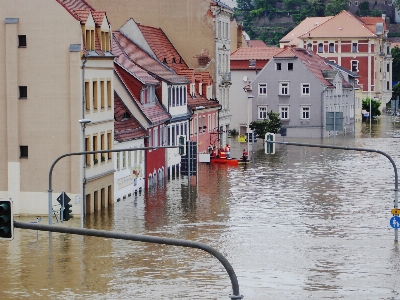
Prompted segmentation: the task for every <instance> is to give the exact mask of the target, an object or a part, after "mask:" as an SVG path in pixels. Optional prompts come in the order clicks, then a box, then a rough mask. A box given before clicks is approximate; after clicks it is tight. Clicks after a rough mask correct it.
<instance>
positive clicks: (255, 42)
mask: <svg viewBox="0 0 400 300" xmlns="http://www.w3.org/2000/svg"><path fill="white" fill-rule="evenodd" d="M246 43H247V46H249V47H268V46H267V45H266V44H265V43H264V42H263V41H261V40H249V41H246Z"/></svg>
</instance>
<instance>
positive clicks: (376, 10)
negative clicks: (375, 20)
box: [371, 8, 382, 17]
mask: <svg viewBox="0 0 400 300" xmlns="http://www.w3.org/2000/svg"><path fill="white" fill-rule="evenodd" d="M380 16H382V12H381V11H380V10H379V9H376V8H375V9H374V10H373V11H371V17H380Z"/></svg>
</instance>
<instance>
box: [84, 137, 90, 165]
mask: <svg viewBox="0 0 400 300" xmlns="http://www.w3.org/2000/svg"><path fill="white" fill-rule="evenodd" d="M89 149H90V139H89V138H88V137H87V138H85V151H90V150H89ZM86 165H90V154H86Z"/></svg>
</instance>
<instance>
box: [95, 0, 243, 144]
mask: <svg viewBox="0 0 400 300" xmlns="http://www.w3.org/2000/svg"><path fill="white" fill-rule="evenodd" d="M88 2H89V3H90V4H92V5H93V6H95V7H96V8H97V9H101V10H105V11H107V17H108V18H109V20H110V22H111V23H112V25H113V28H120V27H121V26H123V25H124V24H125V22H126V21H127V20H129V19H130V18H133V19H134V20H135V22H137V23H142V24H145V25H147V26H152V27H156V28H161V29H162V30H163V31H164V32H165V34H166V35H167V36H168V38H169V39H170V40H171V43H172V44H173V45H174V46H175V47H176V49H177V50H178V52H179V53H180V55H181V56H182V57H183V59H184V61H185V62H186V63H187V64H188V66H189V67H190V68H193V69H194V70H195V71H207V72H210V73H211V74H212V76H213V79H214V86H213V98H214V99H217V100H218V101H219V102H220V104H221V105H222V109H221V111H220V113H219V126H220V129H222V130H221V135H220V143H221V144H225V143H226V139H227V130H229V129H230V118H231V112H230V104H229V87H230V85H231V72H230V66H229V56H230V53H231V51H234V50H236V49H237V48H238V47H240V46H241V45H242V44H243V43H242V42H243V41H244V40H242V39H243V37H242V30H241V27H240V26H238V25H237V23H236V21H235V20H234V19H232V14H233V10H232V8H230V7H229V6H228V5H226V4H224V3H222V2H220V1H218V0H204V1H198V0H174V1H165V0H147V1H142V0H113V1H109V0H88ZM244 44H245V43H244Z"/></svg>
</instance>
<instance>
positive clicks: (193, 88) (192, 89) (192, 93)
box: [190, 83, 196, 97]
mask: <svg viewBox="0 0 400 300" xmlns="http://www.w3.org/2000/svg"><path fill="white" fill-rule="evenodd" d="M190 96H192V97H195V96H196V84H195V83H191V84H190Z"/></svg>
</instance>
